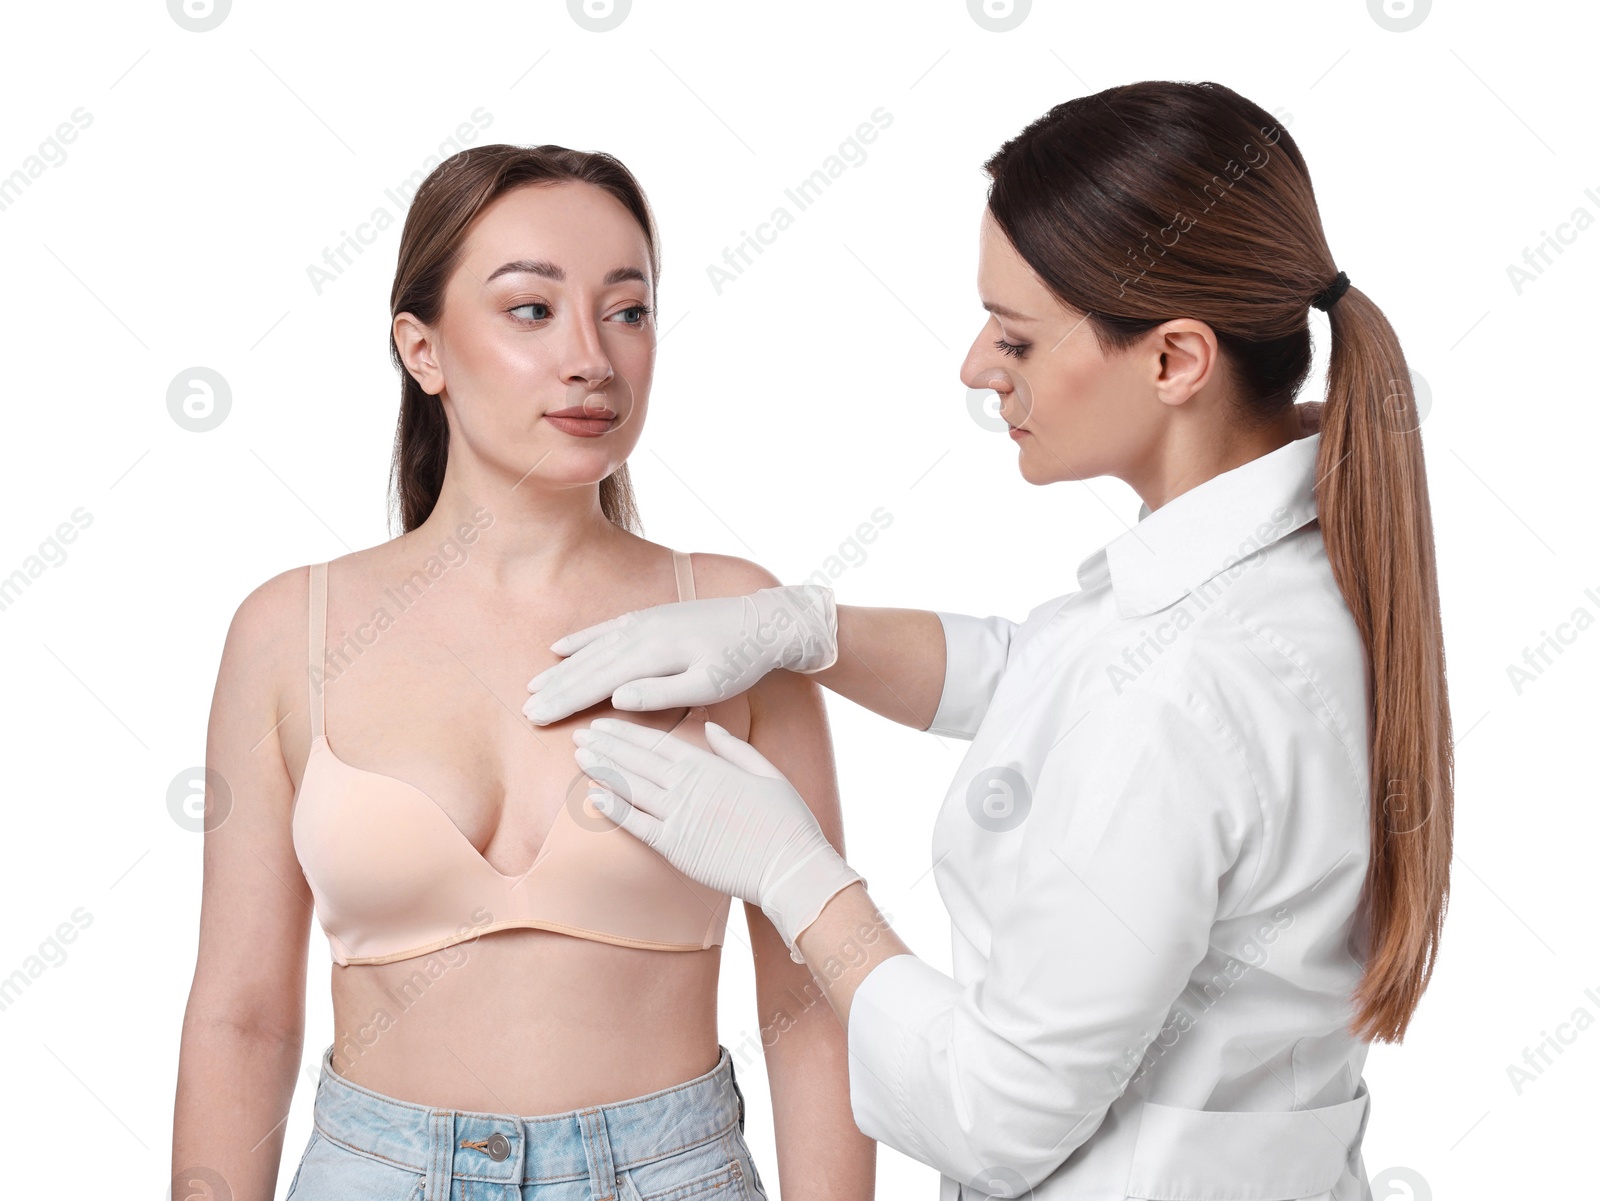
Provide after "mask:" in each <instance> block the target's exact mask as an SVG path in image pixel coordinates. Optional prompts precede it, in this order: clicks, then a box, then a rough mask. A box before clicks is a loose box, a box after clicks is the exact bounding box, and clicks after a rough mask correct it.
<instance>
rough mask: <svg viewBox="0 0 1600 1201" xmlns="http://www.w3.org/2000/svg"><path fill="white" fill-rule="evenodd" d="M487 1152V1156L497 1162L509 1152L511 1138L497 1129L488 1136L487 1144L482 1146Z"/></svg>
mask: <svg viewBox="0 0 1600 1201" xmlns="http://www.w3.org/2000/svg"><path fill="white" fill-rule="evenodd" d="M484 1150H485V1151H487V1152H488V1153H489V1158H490V1159H492V1160H494V1161H495V1162H496V1163H499V1162H500V1161H501V1160H502V1159H504V1158H505V1157H506V1156H508V1155H510V1154H511V1140H510V1139H508V1138H507V1137H506V1136H505V1135H503V1134H501V1133H500V1132H499V1131H498V1130H497V1131H495V1132H494V1133H493V1134H491V1135H490V1136H489V1145H488V1146H487V1147H485V1148H484Z"/></svg>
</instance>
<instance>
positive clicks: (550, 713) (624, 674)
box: [522, 633, 672, 725]
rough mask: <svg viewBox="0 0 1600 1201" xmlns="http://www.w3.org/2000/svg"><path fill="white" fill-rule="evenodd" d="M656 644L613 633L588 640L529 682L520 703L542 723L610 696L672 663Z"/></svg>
mask: <svg viewBox="0 0 1600 1201" xmlns="http://www.w3.org/2000/svg"><path fill="white" fill-rule="evenodd" d="M671 654H672V652H671V651H670V650H669V651H668V652H667V656H668V657H667V658H665V659H664V658H663V652H662V649H661V647H660V645H659V644H653V643H649V642H635V641H626V640H624V639H622V638H621V637H620V636H619V635H617V634H615V633H613V634H611V635H608V636H606V637H605V638H604V640H602V641H598V642H591V643H589V644H588V645H586V646H584V647H582V648H581V649H579V650H576V651H574V652H573V653H572V655H571V656H570V657H568V658H566V659H563V660H562V661H561V662H560V663H557V664H554V665H553V666H551V667H547V668H546V669H545V670H544V671H542V672H540V673H539V674H538V675H537V676H535V677H534V678H533V679H532V680H530V681H529V682H528V687H529V690H530V691H533V693H534V695H533V696H532V697H530V698H529V699H528V701H527V703H526V704H524V705H523V706H522V711H523V713H525V714H526V715H527V716H528V717H529V718H530V719H532V720H533V721H535V722H537V723H539V724H540V725H544V724H546V723H548V722H551V721H555V720H557V719H558V718H562V717H567V716H569V715H570V714H573V713H577V712H578V711H579V710H582V709H587V708H589V707H590V706H591V705H596V704H598V703H599V702H601V701H603V700H605V699H606V698H607V697H609V696H610V695H611V694H612V692H614V691H615V690H616V689H617V688H618V687H619V686H621V685H623V684H626V683H628V682H629V681H631V680H633V679H636V678H637V677H638V676H640V675H642V674H645V673H647V672H654V671H659V670H660V669H661V668H663V667H666V666H669V665H671V662H670V655H671Z"/></svg>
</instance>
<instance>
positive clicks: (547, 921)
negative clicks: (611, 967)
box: [290, 551, 732, 964]
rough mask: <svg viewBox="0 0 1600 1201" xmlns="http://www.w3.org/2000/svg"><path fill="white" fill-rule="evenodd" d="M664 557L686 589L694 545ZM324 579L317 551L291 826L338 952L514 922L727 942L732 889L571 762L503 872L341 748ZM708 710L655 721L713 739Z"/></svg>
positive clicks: (647, 940)
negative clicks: (328, 699) (684, 860)
mask: <svg viewBox="0 0 1600 1201" xmlns="http://www.w3.org/2000/svg"><path fill="white" fill-rule="evenodd" d="M673 570H674V573H675V575H676V578H677V585H678V598H679V599H680V600H692V599H693V598H694V595H695V589H694V571H693V567H692V564H691V562H690V557H689V556H688V555H687V554H685V553H683V552H681V551H674V552H673ZM327 592H328V564H327V563H314V564H312V565H311V567H310V579H309V614H308V627H307V628H308V643H307V652H308V655H309V658H308V666H309V672H308V680H309V689H310V691H309V697H310V726H311V732H312V742H311V749H310V752H309V754H308V757H307V759H306V765H305V770H304V772H303V773H302V775H301V780H300V787H299V788H298V789H297V790H296V792H295V797H294V801H293V807H292V809H291V815H290V836H291V840H292V842H293V845H294V850H295V854H296V856H297V857H298V859H299V861H300V867H301V870H302V872H303V874H304V876H305V879H306V882H307V884H308V886H309V887H310V889H311V895H312V899H313V901H314V902H315V910H316V916H317V919H318V921H319V922H320V923H321V925H322V929H323V931H324V933H326V934H327V936H328V946H329V949H330V950H331V951H332V954H333V960H334V962H335V963H339V964H376V963H391V962H395V961H397V960H402V959H410V958H413V957H416V956H419V955H424V954H428V953H430V952H432V951H435V950H440V949H442V948H444V947H447V946H450V945H453V944H455V943H458V942H462V941H465V940H467V939H470V938H472V937H474V935H475V934H476V933H486V932H492V931H493V930H495V929H502V928H511V927H531V928H536V929H546V930H552V931H556V932H559V933H563V934H569V935H572V936H575V937H579V938H588V939H593V940H595V941H599V942H609V943H615V944H617V945H619V946H628V947H639V948H645V949H651V950H663V951H696V950H704V949H707V948H710V947H713V946H718V945H720V944H721V943H722V941H723V938H724V935H725V932H726V923H727V916H728V910H729V907H730V905H731V902H732V898H731V897H730V896H728V895H727V894H725V893H720V892H717V891H716V890H714V889H710V888H707V887H705V886H704V885H702V884H700V883H699V882H698V881H696V880H693V879H691V878H689V877H688V876H685V875H683V874H682V873H680V872H679V871H678V870H677V869H676V868H674V867H673V866H672V865H671V864H670V863H668V862H667V861H666V860H665V859H663V858H662V857H661V856H660V855H658V854H656V852H655V851H654V850H652V849H651V848H650V847H649V845H648V844H646V843H644V842H642V841H641V840H639V839H637V838H635V837H634V836H633V835H632V834H630V833H628V831H626V830H624V829H621V828H620V827H618V826H617V825H616V824H615V823H613V822H611V821H610V820H608V819H607V818H606V817H605V816H604V815H603V814H601V813H598V812H597V811H596V810H595V809H594V807H593V806H592V805H591V804H590V803H589V802H588V799H587V798H588V787H587V783H586V780H587V777H585V776H584V775H583V774H582V772H581V770H580V769H579V768H578V767H577V764H576V762H574V764H573V775H572V777H571V782H570V783H569V785H568V786H567V795H566V796H565V797H564V798H563V799H562V804H561V807H560V808H559V809H558V810H557V812H556V814H555V816H554V818H553V820H552V822H551V825H550V830H549V833H548V834H547V835H546V837H545V841H544V845H543V846H542V847H540V849H539V857H538V859H536V860H535V861H534V863H533V864H532V865H531V866H530V867H529V868H528V870H527V871H525V872H523V873H522V874H521V875H520V876H508V875H505V874H503V873H502V872H500V871H499V870H498V869H496V868H495V867H494V865H493V864H491V863H490V862H489V861H488V860H487V859H485V858H484V857H483V855H482V854H481V853H480V852H479V851H478V849H477V847H476V846H475V845H474V844H473V843H472V842H471V841H470V840H469V839H468V838H467V836H466V835H465V834H464V833H463V832H462V831H461V829H460V827H458V826H457V825H456V824H455V822H454V821H453V820H452V819H451V817H450V815H449V812H448V811H447V810H446V809H445V808H444V807H443V806H441V805H440V804H438V803H437V802H436V800H435V799H434V798H433V797H432V796H430V795H429V794H428V793H426V792H424V791H422V790H421V789H419V788H416V787H414V786H413V785H411V784H409V783H407V782H406V781H404V780H401V779H399V778H397V777H394V776H389V775H386V774H384V773H382V772H375V771H367V770H365V769H362V768H357V767H353V766H352V765H350V764H348V763H346V762H344V760H342V759H340V758H339V756H338V754H337V753H336V752H335V751H334V749H333V747H332V746H331V745H330V744H329V742H328V738H327V734H326V727H325V722H324V713H323V699H324V698H323V695H322V679H323V672H324V671H325V660H326V637H327V618H328V613H327V608H328V606H327ZM708 717H709V712H708V710H707V709H706V708H705V707H704V706H696V707H694V708H692V709H690V710H689V711H688V712H687V713H686V714H685V715H684V717H683V718H682V719H681V720H680V721H679V722H678V724H677V725H676V726H674V727H672V729H671V730H670V731H663V732H664V733H672V734H675V735H676V736H677V737H679V738H682V739H683V740H684V741H686V742H688V743H690V744H691V745H694V746H697V747H699V748H700V749H702V750H706V751H709V750H710V744H709V743H708V742H707V740H706V736H705V723H706V721H707V719H708Z"/></svg>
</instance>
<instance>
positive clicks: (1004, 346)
mask: <svg viewBox="0 0 1600 1201" xmlns="http://www.w3.org/2000/svg"><path fill="white" fill-rule="evenodd" d="M994 348H995V349H996V350H998V351H999V352H1000V353H1001V354H1008V355H1010V356H1011V357H1012V358H1014V359H1020V358H1021V357H1022V352H1023V351H1024V350H1027V349H1028V344H1027V343H1026V342H1007V341H1006V340H1005V339H1004V338H996V339H995V343H994Z"/></svg>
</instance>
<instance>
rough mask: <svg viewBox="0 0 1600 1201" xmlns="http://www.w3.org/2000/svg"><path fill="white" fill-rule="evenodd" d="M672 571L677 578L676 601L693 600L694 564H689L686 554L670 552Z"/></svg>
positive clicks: (677, 551) (678, 551) (679, 551)
mask: <svg viewBox="0 0 1600 1201" xmlns="http://www.w3.org/2000/svg"><path fill="white" fill-rule="evenodd" d="M672 570H673V572H674V573H676V575H677V577H678V599H679V600H681V601H686V600H693V599H694V564H693V563H692V562H690V560H689V556H688V554H687V553H686V552H684V551H681V550H675V551H673V552H672Z"/></svg>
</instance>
